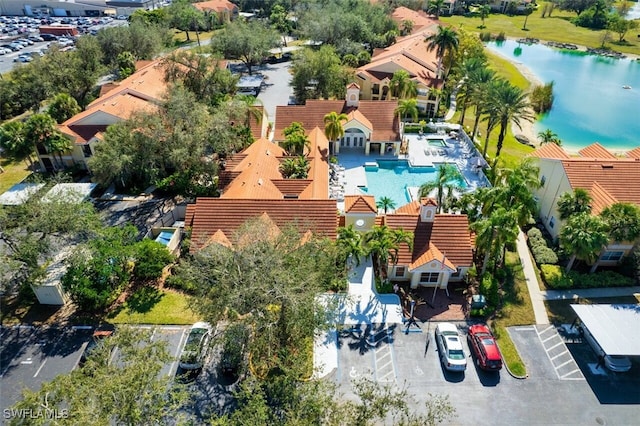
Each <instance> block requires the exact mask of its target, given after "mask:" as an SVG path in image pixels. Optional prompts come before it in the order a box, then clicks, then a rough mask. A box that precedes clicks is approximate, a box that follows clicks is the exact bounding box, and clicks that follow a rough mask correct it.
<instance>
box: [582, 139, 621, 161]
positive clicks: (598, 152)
mask: <svg viewBox="0 0 640 426" xmlns="http://www.w3.org/2000/svg"><path fill="white" fill-rule="evenodd" d="M578 153H579V154H580V156H582V157H584V158H587V157H589V158H613V159H615V158H616V156H615V155H613V154H612V153H611V152H609V151H607V149H606V148H605V147H603V146H602V145H600V144H599V143H598V142H596V143H592V144H591V145H589V146H587V147H584V148H582V149H581V150H580V151H578Z"/></svg>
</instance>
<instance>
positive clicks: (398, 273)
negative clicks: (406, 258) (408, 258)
mask: <svg viewBox="0 0 640 426" xmlns="http://www.w3.org/2000/svg"><path fill="white" fill-rule="evenodd" d="M406 269H407V268H405V267H404V266H396V277H404V274H405V272H406Z"/></svg>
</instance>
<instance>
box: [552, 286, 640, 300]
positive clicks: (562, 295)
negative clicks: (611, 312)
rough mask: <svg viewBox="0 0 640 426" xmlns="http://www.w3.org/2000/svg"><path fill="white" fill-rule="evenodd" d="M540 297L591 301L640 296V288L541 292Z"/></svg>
mask: <svg viewBox="0 0 640 426" xmlns="http://www.w3.org/2000/svg"><path fill="white" fill-rule="evenodd" d="M540 295H541V296H542V298H543V299H544V300H572V299H577V298H580V299H591V298H594V297H620V296H640V286H635V287H612V288H585V289H572V290H546V291H544V290H543V291H541V292H540Z"/></svg>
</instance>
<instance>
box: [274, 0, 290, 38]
mask: <svg viewBox="0 0 640 426" xmlns="http://www.w3.org/2000/svg"><path fill="white" fill-rule="evenodd" d="M269 23H270V24H271V27H273V28H274V29H275V30H277V31H278V32H279V33H280V34H281V35H282V44H284V45H285V46H287V35H289V33H290V32H291V29H292V25H291V21H290V20H289V14H288V12H287V10H286V9H285V8H284V6H282V5H281V4H275V5H273V7H272V8H271V15H270V16H269Z"/></svg>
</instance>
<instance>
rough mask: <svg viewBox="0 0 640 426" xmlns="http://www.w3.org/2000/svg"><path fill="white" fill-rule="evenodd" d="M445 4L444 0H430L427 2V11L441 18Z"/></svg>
mask: <svg viewBox="0 0 640 426" xmlns="http://www.w3.org/2000/svg"><path fill="white" fill-rule="evenodd" d="M444 4H445V3H444V0H429V2H428V3H427V12H428V13H430V14H432V15H433V16H435V18H436V19H439V18H440V13H441V12H442V9H443V8H444Z"/></svg>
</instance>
